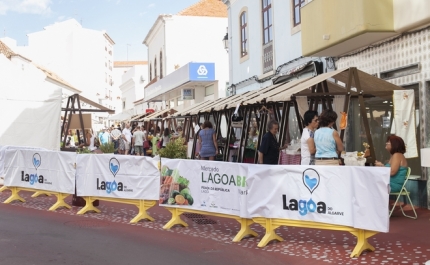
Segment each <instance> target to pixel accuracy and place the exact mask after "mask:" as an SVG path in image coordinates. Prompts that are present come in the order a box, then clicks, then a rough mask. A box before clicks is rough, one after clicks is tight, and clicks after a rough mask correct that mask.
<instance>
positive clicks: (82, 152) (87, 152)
mask: <svg viewBox="0 0 430 265" xmlns="http://www.w3.org/2000/svg"><path fill="white" fill-rule="evenodd" d="M76 153H78V154H92V152H91V150H90V149H88V148H85V147H82V148H78V149H76Z"/></svg>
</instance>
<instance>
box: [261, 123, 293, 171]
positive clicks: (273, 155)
mask: <svg viewBox="0 0 430 265" xmlns="http://www.w3.org/2000/svg"><path fill="white" fill-rule="evenodd" d="M267 127H268V130H269V131H268V132H267V133H266V134H265V135H263V138H262V139H261V145H260V148H259V149H258V163H259V164H267V165H277V164H278V162H279V151H280V150H281V149H285V148H287V146H288V145H287V144H286V145H284V146H283V147H282V148H280V145H279V143H278V140H277V139H276V134H278V131H279V123H278V122H277V121H276V120H270V121H269V123H268V125H267Z"/></svg>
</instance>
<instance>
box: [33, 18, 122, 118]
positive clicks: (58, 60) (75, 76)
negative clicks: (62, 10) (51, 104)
mask: <svg viewBox="0 0 430 265" xmlns="http://www.w3.org/2000/svg"><path fill="white" fill-rule="evenodd" d="M104 34H105V32H103V31H95V30H91V29H85V28H82V26H81V25H80V24H79V23H78V22H77V21H76V20H74V19H70V20H67V21H64V22H60V23H56V24H54V25H50V26H47V27H45V30H43V31H39V32H35V33H30V34H28V43H29V45H28V48H27V53H28V54H29V57H30V58H32V60H33V61H34V62H36V63H38V64H41V65H42V66H45V67H47V68H48V69H50V70H52V71H53V72H55V73H57V74H58V75H60V76H62V77H63V78H64V79H65V80H67V81H68V82H69V83H70V84H71V85H72V86H74V87H76V88H77V89H79V90H81V91H82V95H83V96H85V97H88V98H89V99H91V100H93V101H95V102H97V103H102V104H103V105H104V106H106V107H108V108H109V107H111V108H113V105H114V103H113V99H114V97H112V92H111V93H110V94H109V91H110V90H112V88H111V84H110V80H111V78H112V66H113V46H112V44H111V43H110V42H109V41H108V40H107V38H106V37H105V36H104ZM96 115H97V116H106V115H107V114H104V113H97V114H96Z"/></svg>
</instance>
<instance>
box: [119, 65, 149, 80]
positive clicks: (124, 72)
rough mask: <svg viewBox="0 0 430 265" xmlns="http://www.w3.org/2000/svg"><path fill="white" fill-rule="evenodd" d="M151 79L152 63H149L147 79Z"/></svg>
mask: <svg viewBox="0 0 430 265" xmlns="http://www.w3.org/2000/svg"><path fill="white" fill-rule="evenodd" d="M124 73H125V72H124ZM151 80H152V64H151V63H149V81H151Z"/></svg>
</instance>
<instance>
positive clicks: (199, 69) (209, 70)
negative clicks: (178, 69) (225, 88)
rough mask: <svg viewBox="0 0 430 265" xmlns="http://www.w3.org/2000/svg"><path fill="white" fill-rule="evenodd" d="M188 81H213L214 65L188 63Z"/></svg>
mask: <svg viewBox="0 0 430 265" xmlns="http://www.w3.org/2000/svg"><path fill="white" fill-rule="evenodd" d="M189 74H190V81H215V63H190V64H189Z"/></svg>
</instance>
